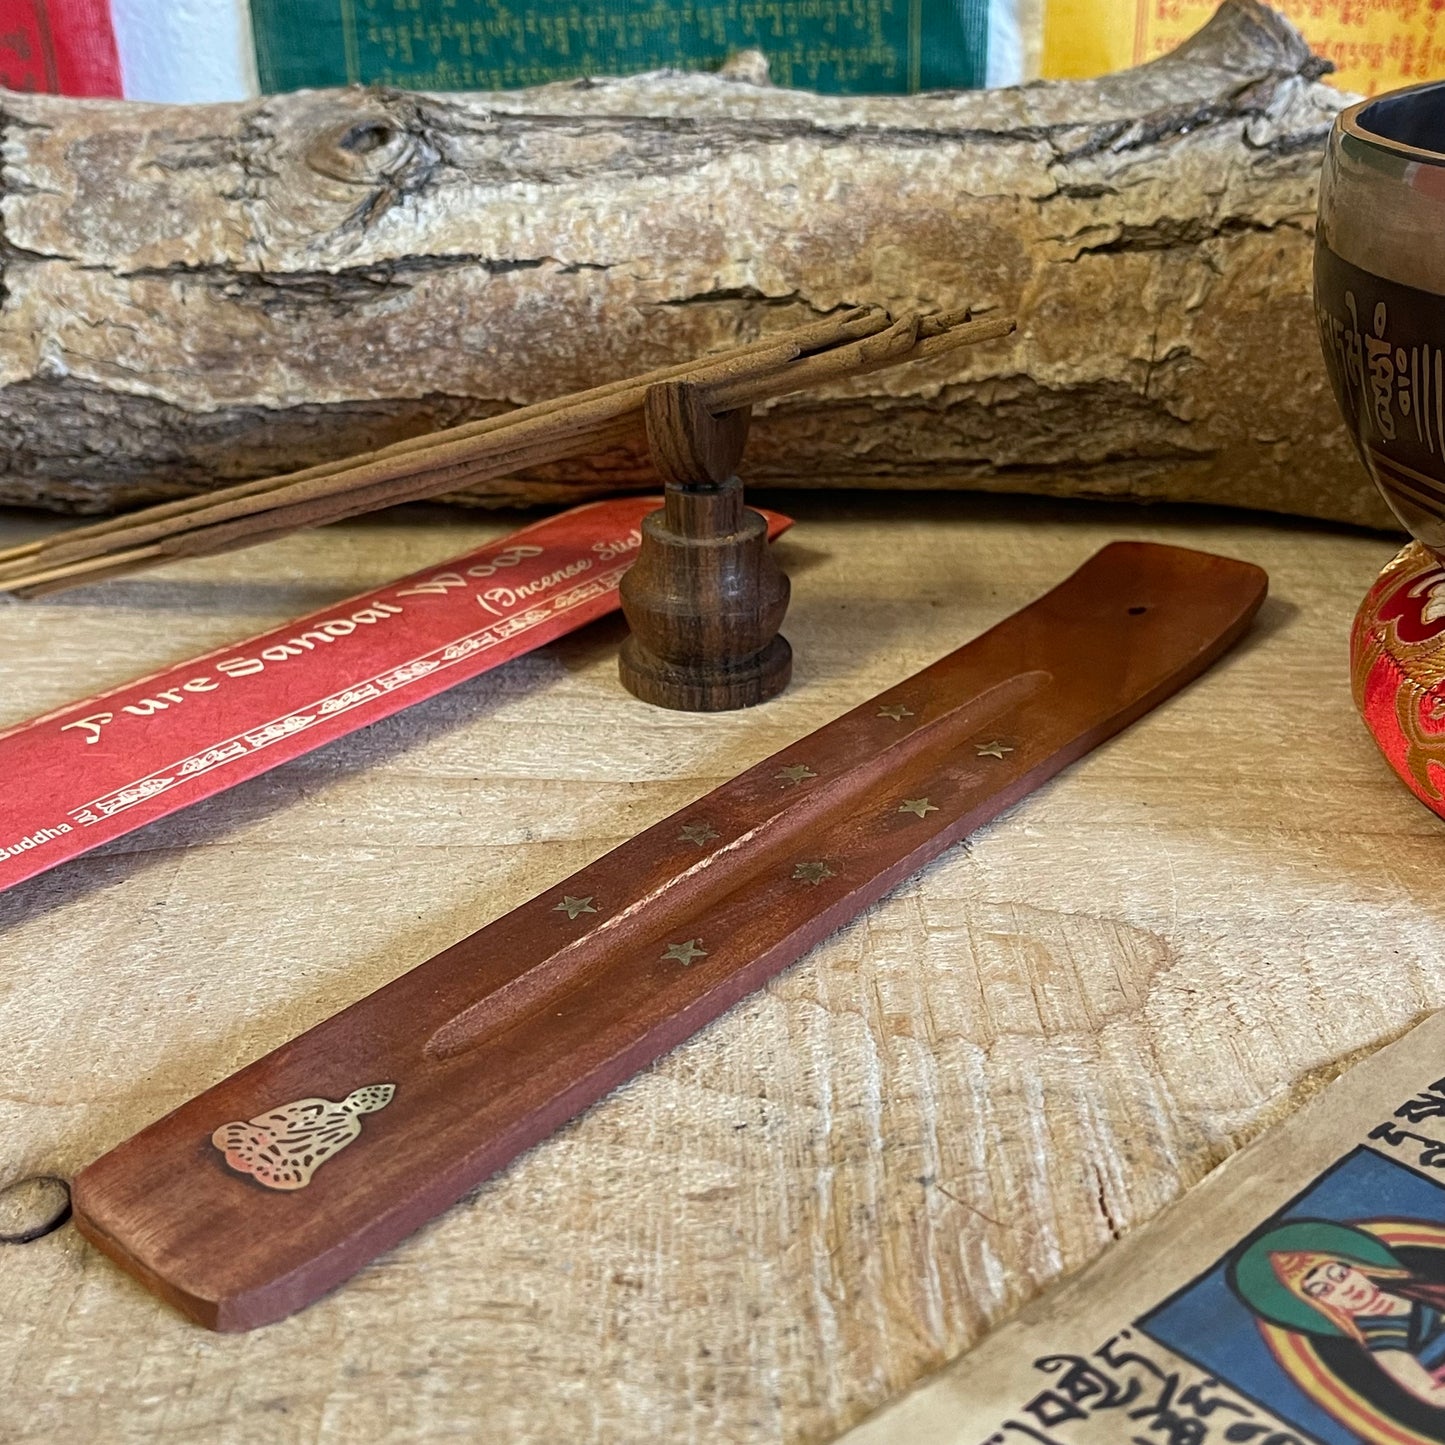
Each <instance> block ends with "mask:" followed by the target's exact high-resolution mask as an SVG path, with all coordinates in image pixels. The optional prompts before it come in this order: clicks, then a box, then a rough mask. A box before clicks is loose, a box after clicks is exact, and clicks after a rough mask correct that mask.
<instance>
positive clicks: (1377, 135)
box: [1338, 80, 1445, 166]
mask: <svg viewBox="0 0 1445 1445" xmlns="http://www.w3.org/2000/svg"><path fill="white" fill-rule="evenodd" d="M1338 123H1339V127H1340V130H1341V131H1342V132H1343V133H1344V134H1345V135H1347V136H1350V137H1351V138H1352V139H1354V140H1357V141H1359V142H1361V143H1362V144H1363V145H1367V146H1370V147H1371V148H1372V149H1374V150H1379V151H1385V152H1387V153H1388V154H1391V155H1397V156H1399V157H1400V158H1401V159H1403V160H1410V161H1418V162H1421V163H1422V164H1425V165H1431V166H1445V80H1427V81H1426V82H1425V83H1424V84H1423V85H1411V86H1407V87H1406V88H1405V89H1404V90H1392V91H1391V92H1390V93H1389V94H1388V95H1377V96H1374V97H1373V98H1371V99H1369V100H1361V101H1357V102H1356V103H1355V104H1354V105H1352V106H1350V107H1349V108H1348V109H1346V110H1343V111H1341V112H1340V117H1339V122H1338Z"/></svg>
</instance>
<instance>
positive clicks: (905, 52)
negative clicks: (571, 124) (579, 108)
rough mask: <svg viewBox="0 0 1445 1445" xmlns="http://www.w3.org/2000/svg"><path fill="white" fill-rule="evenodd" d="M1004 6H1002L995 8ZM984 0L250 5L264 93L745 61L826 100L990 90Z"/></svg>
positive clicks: (531, 81)
mask: <svg viewBox="0 0 1445 1445" xmlns="http://www.w3.org/2000/svg"><path fill="white" fill-rule="evenodd" d="M995 3H998V0H995ZM988 7H989V0H685V3H681V4H665V3H663V0H533V3H531V4H526V5H505V4H493V3H488V0H252V4H251V20H252V26H253V28H254V31H255V37H256V58H257V64H258V68H259V70H260V79H261V88H262V90H265V91H280V90H295V89H298V88H300V87H303V86H323V85H347V84H356V83H361V84H369V83H372V82H376V83H380V84H384V85H395V86H401V87H405V88H407V89H414V90H507V89H511V88H514V87H516V86H523V85H541V84H543V83H545V82H547V81H554V80H573V79H576V78H578V77H580V76H590V75H628V74H633V73H636V72H637V71H642V70H658V69H662V68H664V67H668V66H674V67H680V68H684V69H689V70H716V69H717V68H718V66H720V65H721V64H722V63H723V62H724V61H725V60H726V59H727V58H728V56H729V55H731V54H733V53H735V52H736V51H739V50H747V49H753V48H756V49H759V50H762V51H763V52H764V53H765V54H766V55H767V57H768V60H769V62H770V65H771V73H772V79H773V83H774V84H776V85H781V86H789V87H797V88H799V89H806V90H819V91H827V92H832V93H852V94H878V93H895V94H898V93H903V94H906V93H911V92H914V91H919V90H950V89H960V88H971V87H975V86H980V85H982V84H984V74H985V67H986V64H987V59H988Z"/></svg>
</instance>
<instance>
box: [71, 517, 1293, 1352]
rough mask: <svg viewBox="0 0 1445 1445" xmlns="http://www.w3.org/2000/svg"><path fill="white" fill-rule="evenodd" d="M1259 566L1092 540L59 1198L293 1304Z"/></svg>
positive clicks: (1236, 620)
mask: <svg viewBox="0 0 1445 1445" xmlns="http://www.w3.org/2000/svg"><path fill="white" fill-rule="evenodd" d="M1265 585H1266V583H1265V576H1264V573H1263V572H1261V571H1260V570H1259V569H1258V568H1257V567H1251V566H1249V565H1247V564H1245V563H1242V562H1234V561H1229V560H1227V559H1225V558H1222V557H1213V556H1209V555H1207V554H1205V553H1200V552H1190V551H1185V550H1183V549H1181V548H1175V547H1160V546H1151V545H1148V544H1143V543H1118V544H1115V545H1113V546H1111V547H1107V548H1105V549H1104V550H1103V551H1102V552H1100V553H1099V554H1098V555H1097V556H1095V557H1094V558H1093V559H1091V560H1090V561H1089V562H1087V563H1086V564H1085V565H1084V566H1083V567H1082V568H1080V569H1079V571H1078V572H1076V573H1075V574H1074V575H1073V576H1072V577H1070V578H1069V579H1068V580H1066V581H1065V582H1063V583H1062V584H1061V585H1060V586H1058V587H1056V588H1055V589H1054V590H1053V591H1052V592H1050V593H1048V594H1047V595H1046V596H1044V597H1042V598H1040V599H1039V600H1038V601H1037V602H1035V603H1033V604H1032V605H1031V606H1029V607H1026V608H1024V609H1023V610H1022V611H1021V612H1018V613H1016V614H1014V615H1013V616H1012V617H1009V618H1006V619H1005V620H1004V621H1003V622H1001V623H999V625H998V626H996V627H994V628H993V629H992V630H991V631H989V632H987V633H985V634H984V635H983V636H982V637H979V638H977V639H976V640H974V641H973V642H971V643H969V644H968V645H967V646H966V647H962V648H960V649H959V650H958V651H956V652H953V653H950V654H949V655H948V656H947V657H945V658H943V659H942V660H941V661H939V662H936V663H934V664H933V665H932V666H931V667H929V668H926V669H925V670H924V671H922V672H920V673H918V674H917V675H916V676H914V677H911V678H909V679H908V680H907V681H905V682H901V683H899V684H898V686H896V687H894V688H891V689H890V690H889V691H887V692H885V693H883V694H882V695H881V696H879V697H875V698H874V699H872V701H870V702H867V703H865V704H863V705H862V706H861V707H858V708H855V709H854V710H853V711H852V712H849V713H847V714H845V715H844V716H843V717H840V718H839V719H837V721H835V722H832V723H830V724H828V725H827V726H826V727H824V728H821V729H820V730H819V731H817V732H815V733H813V734H812V735H810V736H808V737H806V738H803V739H801V740H800V741H799V742H797V743H794V744H792V745H791V746H789V747H787V748H785V749H784V750H783V751H782V752H780V753H778V754H776V755H775V756H773V757H771V758H769V759H768V760H767V761H766V762H763V763H760V764H759V765H758V766H757V767H754V768H750V769H749V770H748V771H747V772H745V773H743V774H741V775H740V776H739V777H737V778H734V779H733V780H732V781H731V782H728V783H725V784H724V785H723V786H722V787H720V788H718V789H717V790H715V791H714V792H712V793H709V794H708V795H707V796H706V797H703V798H700V799H699V800H698V801H697V802H696V803H693V804H692V805H690V806H689V807H686V808H684V809H683V810H682V811H681V812H679V813H676V814H674V815H673V816H672V817H670V818H667V819H665V820H664V821H663V822H661V823H658V824H657V825H656V826H654V827H652V828H649V829H648V830H647V831H646V832H644V833H642V834H640V835H639V836H638V837H636V838H634V839H632V840H631V841H630V842H627V843H624V844H623V845H622V846H621V847H619V848H616V849H614V850H613V851H612V852H611V853H609V854H607V855H606V856H605V857H603V858H600V859H598V860H597V862H595V863H592V864H590V865H588V866H587V867H585V868H583V869H582V870H581V871H580V872H578V873H576V874H574V875H573V876H572V877H571V878H568V879H566V880H565V881H563V882H560V883H559V884H558V885H557V886H556V887H555V888H551V889H548V890H547V891H546V892H545V893H542V894H540V895H539V896H538V897H536V898H534V899H533V900H532V901H531V902H529V903H525V904H523V905H522V906H521V907H520V908H517V909H515V910H514V911H513V912H511V913H509V914H507V915H506V916H505V917H503V918H500V919H498V920H497V921H496V922H495V923H492V924H489V925H488V926H487V927H485V928H483V929H481V930H480V931H479V932H477V933H475V934H473V935H472V936H471V937H470V938H466V939H464V940H462V942H460V943H458V944H456V945H454V946H453V947H451V948H449V949H447V950H446V951H445V952H443V953H441V954H439V955H438V956H437V957H435V958H433V959H432V960H431V961H430V962H428V963H424V964H422V965H421V966H420V967H418V968H415V969H413V970H412V971H411V972H410V973H407V974H405V975H403V976H402V977H401V978H399V979H397V980H396V981H395V982H393V983H391V984H388V985H387V986H386V987H385V988H382V989H380V990H378V991H377V992H376V993H374V994H372V995H370V996H369V997H367V998H364V999H362V1000H361V1001H360V1002H359V1003H356V1004H353V1005H352V1006H351V1007H350V1008H348V1009H345V1010H343V1011H342V1012H341V1013H339V1014H337V1015H336V1016H335V1017H333V1018H331V1019H328V1020H326V1021H325V1022H324V1023H321V1024H318V1025H317V1026H316V1027H315V1028H313V1029H311V1030H309V1031H308V1032H307V1033H304V1034H302V1035H300V1037H298V1038H296V1039H293V1040H292V1041H291V1042H290V1043H288V1044H284V1045H282V1046H281V1047H280V1048H279V1049H277V1050H276V1051H275V1052H273V1053H271V1054H269V1055H267V1056H266V1057H265V1058H263V1059H260V1060H258V1061H257V1062H256V1063H254V1064H251V1065H250V1066H249V1067H247V1068H244V1069H242V1070H241V1071H240V1072H239V1073H236V1074H234V1075H232V1076H231V1077H230V1078H228V1079H225V1080H224V1081H222V1082H221V1083H219V1084H217V1085H215V1086H214V1087H213V1088H211V1089H208V1090H207V1091H206V1092H205V1093H203V1094H201V1095H200V1096H199V1097H197V1098H195V1099H192V1100H191V1101H190V1102H189V1103H187V1104H184V1105H182V1106H181V1107H180V1108H179V1109H177V1110H175V1111H174V1112H173V1113H171V1114H168V1115H167V1116H166V1117H165V1118H163V1119H161V1120H159V1121H158V1122H156V1123H154V1124H152V1125H151V1126H150V1127H149V1128H146V1129H144V1130H142V1131H141V1132H140V1133H139V1134H137V1135H135V1136H134V1137H133V1138H131V1139H129V1140H127V1141H126V1142H125V1143H123V1144H121V1145H119V1146H118V1147H117V1148H115V1149H113V1150H112V1151H111V1152H110V1153H109V1154H106V1155H105V1156H104V1157H103V1158H101V1159H99V1160H97V1161H96V1162H95V1163H94V1164H92V1165H90V1166H89V1168H87V1169H85V1170H83V1171H82V1172H81V1173H80V1175H79V1176H78V1177H77V1179H76V1180H75V1186H74V1207H75V1220H76V1223H77V1225H78V1226H79V1228H80V1230H81V1232H82V1233H83V1234H84V1235H85V1236H86V1237H87V1238H88V1239H90V1240H92V1241H93V1242H94V1243H95V1244H97V1245H98V1246H99V1247H100V1248H101V1249H103V1250H104V1251H105V1252H106V1253H107V1254H109V1255H110V1256H111V1257H112V1258H114V1259H115V1260H117V1261H118V1262H119V1263H120V1264H122V1265H123V1266H124V1267H125V1268H126V1269H128V1270H129V1271H131V1273H132V1274H134V1275H135V1276H136V1277H137V1278H138V1279H140V1280H141V1281H143V1282H144V1283H145V1284H147V1285H148V1286H149V1287H150V1288H151V1289H153V1290H155V1291H156V1293H157V1294H159V1295H161V1296H162V1297H163V1298H164V1299H166V1300H169V1301H170V1302H171V1303H172V1304H173V1305H175V1306H176V1307H177V1308H178V1309H179V1310H181V1311H183V1312H184V1313H185V1314H187V1315H189V1316H190V1317H191V1318H192V1319H194V1320H197V1321H199V1322H200V1323H201V1324H204V1325H208V1326H210V1327H211V1328H212V1329H218V1330H245V1329H250V1328H252V1327H253V1326H256V1325H261V1324H265V1323H267V1322H268V1321H271V1320H277V1319H280V1318H282V1317H283V1316H284V1315H287V1314H290V1313H291V1312H292V1311H294V1310H297V1309H300V1308H301V1307H302V1306H304V1305H306V1304H309V1303H310V1302H311V1301H313V1300H314V1299H316V1298H317V1297H318V1296H319V1295H321V1294H324V1293H325V1292H326V1291H327V1290H329V1289H331V1288H332V1287H334V1286H335V1285H337V1284H339V1283H340V1282H341V1281H342V1280H344V1279H346V1278H347V1276H348V1275H350V1274H352V1273H353V1272H355V1271H356V1270H357V1269H360V1268H361V1267H362V1266H363V1265H364V1264H366V1263H367V1261H369V1260H371V1259H374V1258H375V1257H376V1256H377V1255H378V1254H380V1253H381V1252H382V1251H383V1250H387V1249H390V1248H392V1247H393V1246H394V1245H396V1244H397V1243H399V1242H400V1241H401V1240H402V1239H404V1238H405V1237H406V1236H407V1235H408V1234H410V1233H411V1232H412V1231H413V1230H414V1229H416V1228H417V1227H418V1226H419V1225H421V1224H422V1223H424V1222H425V1221H426V1220H428V1219H430V1218H432V1217H433V1216H434V1215H436V1214H438V1213H440V1212H441V1211H442V1210H444V1209H446V1208H447V1207H448V1206H449V1205H451V1204H452V1203H454V1202H455V1201H456V1200H458V1199H460V1198H461V1197H462V1196H463V1195H464V1194H466V1193H467V1192H468V1191H469V1190H471V1189H474V1188H475V1187H476V1186H477V1185H478V1184H479V1183H480V1182H481V1181H482V1180H484V1179H485V1178H487V1176H488V1175H490V1174H492V1173H494V1172H495V1171H496V1170H498V1169H500V1168H501V1167H502V1166H503V1165H505V1164H506V1163H507V1162H508V1161H509V1160H511V1159H512V1158H514V1157H515V1156H516V1155H517V1154H519V1153H520V1152H521V1151H522V1150H524V1149H526V1148H528V1147H529V1146H530V1145H532V1144H535V1143H536V1142H537V1141H538V1140H540V1139H543V1138H545V1137H546V1135H547V1134H549V1133H550V1132H551V1131H552V1130H553V1129H555V1128H556V1127H557V1126H558V1125H559V1124H561V1123H563V1122H564V1121H565V1120H567V1119H570V1118H571V1117H572V1116H573V1115H575V1114H577V1113H578V1112H580V1111H581V1110H582V1109H585V1108H586V1107H587V1106H588V1105H589V1104H591V1103H593V1102H594V1101H595V1100H597V1099H599V1098H601V1097H602V1096H603V1095H604V1094H606V1093H607V1092H608V1090H609V1089H611V1088H613V1087H614V1086H615V1085H616V1084H618V1083H620V1082H622V1081H623V1080H624V1079H626V1078H628V1077H629V1076H630V1075H632V1074H634V1073H636V1072H637V1071H638V1070H639V1069H642V1068H645V1067H646V1066H647V1065H648V1064H649V1063H651V1062H652V1061H653V1060H654V1059H656V1058H658V1057H659V1056H660V1055H661V1054H663V1053H665V1052H666V1051H667V1050H668V1049H670V1048H672V1047H673V1046H674V1045H675V1044H677V1043H679V1042H680V1041H681V1040H683V1039H685V1038H687V1037H688V1036H689V1035H690V1034H692V1033H694V1032H695V1031H696V1030H697V1029H699V1028H701V1027H702V1025H703V1024H705V1023H707V1022H708V1021H709V1020H711V1019H713V1018H716V1017H717V1016H718V1015H719V1014H720V1013H722V1012H724V1010H726V1009H727V1008H729V1007H730V1006H731V1005H732V1004H734V1003H736V1002H737V1001H738V1000H739V999H740V998H742V997H743V996H744V995H745V994H747V993H749V992H750V991H751V990H753V989H755V988H757V987H758V986H759V985H760V984H762V983H763V982H764V981H765V980H767V979H768V978H771V977H772V976H773V975H774V974H776V973H778V972H779V971H780V970H781V969H783V968H786V967H787V966H788V965H789V964H790V963H792V962H794V960H796V959H798V958H799V957H801V956H802V955H803V954H804V953H806V952H807V950H808V949H809V948H811V947H812V946H813V945H814V944H815V943H817V942H818V941H819V940H820V939H821V938H823V937H825V936H826V935H827V934H829V933H831V932H832V931H833V930H834V929H836V928H837V927H839V926H840V925H841V924H843V923H845V922H846V921H847V920H848V919H850V918H853V917H854V916H856V915H857V914H858V913H859V912H861V911H862V910H863V909H864V908H866V907H867V906H868V905H869V904H871V903H873V902H875V901H876V900H877V899H879V898H881V897H882V896H883V895H884V894H885V893H887V892H888V891H889V890H890V889H891V888H893V887H895V886H896V885H897V884H898V883H899V882H901V881H902V880H903V879H904V878H906V877H908V875H909V874H910V873H913V872H915V871H916V870H917V869H919V868H921V867H922V866H923V865H924V864H926V863H928V862H929V861H930V860H932V859H933V858H935V857H937V856H938V854H939V853H941V852H943V850H944V849H945V848H947V847H949V846H950V845H951V844H953V843H955V842H957V841H958V840H959V839H960V838H962V837H964V836H965V835H966V834H968V833H969V832H971V831H972V830H973V829H975V828H977V827H978V826H979V825H980V824H982V823H984V822H986V821H987V820H988V819H990V818H993V817H995V816H996V815H997V814H998V813H1000V812H1002V811H1003V810H1004V809H1005V808H1008V807H1010V806H1011V805H1012V804H1014V803H1016V802H1017V801H1018V800H1019V799H1020V798H1022V797H1023V796H1024V795H1025V794H1027V793H1029V792H1031V791H1032V790H1033V789H1034V788H1036V787H1038V786H1039V784H1041V783H1042V782H1044V781H1045V779H1047V778H1049V777H1051V776H1053V774H1055V773H1056V772H1058V771H1059V770H1060V769H1061V768H1063V767H1065V766H1066V765H1067V764H1069V763H1070V762H1072V761H1074V760H1075V759H1076V758H1078V757H1080V756H1081V755H1083V754H1084V753H1086V752H1088V751H1089V749H1090V748H1092V747H1094V746H1096V745H1097V744H1098V743H1100V742H1101V741H1103V740H1104V739H1105V738H1107V737H1109V736H1110V735H1112V734H1113V733H1115V732H1118V731H1119V729H1121V728H1123V727H1125V726H1127V725H1128V724H1129V723H1130V722H1132V721H1133V720H1134V719H1135V718H1137V717H1139V716H1140V715H1141V714H1143V713H1145V712H1147V711H1148V710H1149V709H1150V708H1151V707H1153V706H1154V705H1155V704H1157V703H1158V702H1160V701H1162V700H1163V699H1164V698H1166V697H1168V696H1169V695H1170V694H1171V693H1173V692H1174V691H1176V690H1177V689H1178V688H1180V687H1181V686H1183V685H1184V684H1185V683H1186V682H1188V681H1189V680H1190V679H1191V678H1193V677H1195V676H1197V675H1198V674H1199V673H1200V672H1202V671H1203V670H1204V669H1205V668H1206V667H1208V666H1209V664H1210V663H1211V662H1212V661H1214V659H1215V658H1217V657H1218V656H1219V655H1220V654H1221V653H1223V652H1224V651H1225V650H1226V649H1227V648H1228V647H1229V646H1230V645H1231V644H1232V643H1233V642H1234V641H1235V640H1236V639H1237V638H1238V637H1239V636H1240V635H1241V634H1242V633H1243V631H1244V630H1245V628H1246V627H1247V626H1248V623H1249V620H1250V618H1251V617H1252V616H1253V614H1254V612H1255V611H1256V609H1257V608H1258V607H1259V604H1260V602H1261V601H1262V600H1263V597H1264V593H1265Z"/></svg>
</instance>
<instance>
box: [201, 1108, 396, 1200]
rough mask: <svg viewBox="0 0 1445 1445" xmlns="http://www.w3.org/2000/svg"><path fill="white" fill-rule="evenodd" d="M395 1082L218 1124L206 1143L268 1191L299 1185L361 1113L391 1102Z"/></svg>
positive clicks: (342, 1142) (353, 1135) (347, 1135)
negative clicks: (209, 1140) (334, 1098)
mask: <svg viewBox="0 0 1445 1445" xmlns="http://www.w3.org/2000/svg"><path fill="white" fill-rule="evenodd" d="M395 1093H396V1085H395V1084H368V1085H367V1086H366V1087H365V1088H364V1089H356V1090H353V1092H351V1093H350V1094H348V1095H347V1096H346V1097H345V1098H344V1099H342V1100H340V1101H339V1102H337V1101H334V1100H332V1099H297V1100H296V1102H295V1103H294V1104H283V1105H282V1106H281V1107H280V1108H279V1109H272V1110H271V1111H270V1112H269V1113H266V1114H258V1115H257V1116H256V1117H255V1118H254V1119H247V1120H244V1121H241V1120H236V1121H234V1122H232V1123H230V1124H222V1125H221V1127H220V1128H219V1129H217V1130H216V1132H215V1133H214V1134H212V1135H211V1143H212V1144H214V1145H215V1146H216V1148H217V1149H219V1150H220V1151H221V1153H222V1154H224V1155H225V1156H226V1163H227V1164H229V1165H230V1166H231V1168H232V1169H234V1170H235V1171H236V1172H237V1173H238V1174H249V1175H251V1176H252V1177H253V1178H254V1179H255V1180H256V1182H257V1183H258V1184H264V1185H265V1186H266V1188H268V1189H305V1187H306V1186H307V1185H308V1184H310V1183H311V1176H312V1175H313V1174H315V1173H316V1171H317V1170H318V1169H319V1168H320V1167H321V1166H322V1165H323V1164H324V1163H325V1162H326V1161H327V1160H328V1159H330V1158H332V1157H333V1156H334V1155H336V1154H339V1153H340V1152H341V1151H342V1150H343V1149H344V1148H346V1146H347V1145H348V1144H350V1143H352V1142H354V1141H355V1140H356V1139H358V1138H359V1137H360V1136H361V1119H360V1117H359V1116H360V1115H362V1114H374V1113H375V1112H376V1111H377V1110H378V1109H384V1108H386V1106H387V1105H388V1104H389V1103H391V1098H392V1095H393V1094H395Z"/></svg>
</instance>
